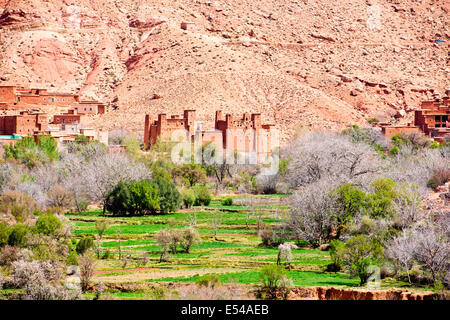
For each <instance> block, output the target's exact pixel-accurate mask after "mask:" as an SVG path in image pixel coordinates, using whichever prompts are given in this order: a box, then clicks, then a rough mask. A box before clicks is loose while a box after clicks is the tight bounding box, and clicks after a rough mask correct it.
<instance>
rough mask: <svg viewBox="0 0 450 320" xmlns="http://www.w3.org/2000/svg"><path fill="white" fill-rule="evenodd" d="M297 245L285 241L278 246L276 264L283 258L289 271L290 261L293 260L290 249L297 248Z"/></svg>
mask: <svg viewBox="0 0 450 320" xmlns="http://www.w3.org/2000/svg"><path fill="white" fill-rule="evenodd" d="M297 248H298V247H297V245H296V244H295V243H293V242H285V243H282V244H280V245H279V246H278V257H277V264H278V265H280V264H281V261H282V260H284V261H286V263H287V264H288V267H289V271H291V263H292V260H293V258H294V257H293V255H292V249H297Z"/></svg>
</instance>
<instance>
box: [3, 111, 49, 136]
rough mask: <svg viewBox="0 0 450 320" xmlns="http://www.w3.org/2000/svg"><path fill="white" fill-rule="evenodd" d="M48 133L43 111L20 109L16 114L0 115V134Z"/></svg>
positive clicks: (45, 115) (46, 119)
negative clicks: (34, 111)
mask: <svg viewBox="0 0 450 320" xmlns="http://www.w3.org/2000/svg"><path fill="white" fill-rule="evenodd" d="M46 133H48V117H47V114H45V113H38V112H36V113H31V112H27V111H22V112H20V113H19V114H16V115H4V116H0V135H21V136H22V135H35V134H46Z"/></svg>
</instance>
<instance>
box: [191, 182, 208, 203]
mask: <svg viewBox="0 0 450 320" xmlns="http://www.w3.org/2000/svg"><path fill="white" fill-rule="evenodd" d="M194 192H195V203H194V205H196V206H201V205H204V206H209V204H210V203H211V201H212V196H211V192H210V191H209V189H208V188H207V187H206V186H204V185H196V186H195V187H194Z"/></svg>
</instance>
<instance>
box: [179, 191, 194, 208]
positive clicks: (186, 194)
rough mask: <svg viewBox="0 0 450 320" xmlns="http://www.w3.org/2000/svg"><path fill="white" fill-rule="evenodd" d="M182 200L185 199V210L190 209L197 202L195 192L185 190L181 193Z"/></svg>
mask: <svg viewBox="0 0 450 320" xmlns="http://www.w3.org/2000/svg"><path fill="white" fill-rule="evenodd" d="M181 198H182V199H183V205H184V207H185V208H190V207H192V206H193V205H194V202H195V192H194V190H192V189H183V190H182V191H181Z"/></svg>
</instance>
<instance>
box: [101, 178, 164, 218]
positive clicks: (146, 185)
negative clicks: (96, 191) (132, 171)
mask: <svg viewBox="0 0 450 320" xmlns="http://www.w3.org/2000/svg"><path fill="white" fill-rule="evenodd" d="M159 200H160V198H159V193H158V189H157V188H156V186H155V185H154V183H153V182H151V181H149V180H141V181H131V182H128V183H126V182H119V183H118V184H117V185H116V187H114V189H113V190H111V191H110V192H109V194H108V196H107V199H106V209H108V210H109V211H111V212H112V213H113V214H115V215H125V214H130V215H135V214H138V215H144V214H146V213H148V212H151V213H154V212H156V211H157V210H159V209H160V203H159Z"/></svg>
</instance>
